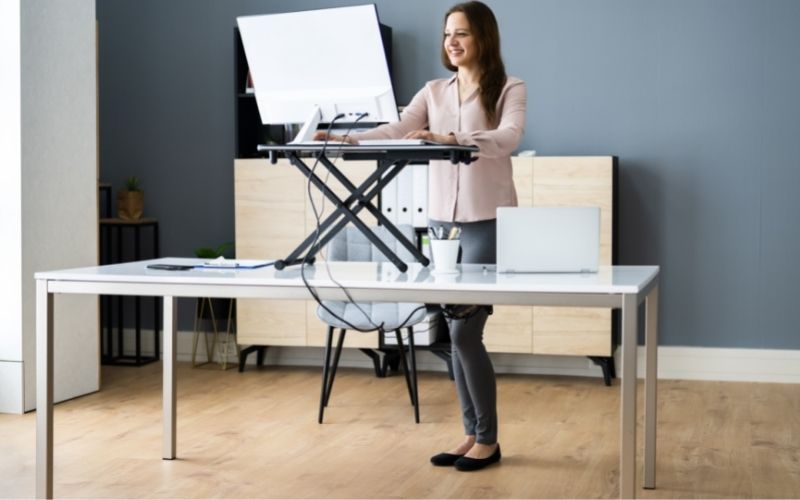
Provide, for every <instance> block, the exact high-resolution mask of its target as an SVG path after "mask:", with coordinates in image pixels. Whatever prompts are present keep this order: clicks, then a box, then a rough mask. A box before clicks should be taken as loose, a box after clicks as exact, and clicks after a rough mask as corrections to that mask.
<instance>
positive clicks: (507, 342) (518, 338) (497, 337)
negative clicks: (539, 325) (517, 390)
mask: <svg viewBox="0 0 800 500" xmlns="http://www.w3.org/2000/svg"><path fill="white" fill-rule="evenodd" d="M511 164H512V167H513V169H514V170H513V175H514V187H515V188H516V190H517V199H518V201H519V206H521V207H529V206H531V204H532V203H533V157H521V156H515V157H512V158H511ZM532 334H533V308H531V307H529V306H494V314H492V315H491V316H489V319H488V321H487V322H486V327H485V328H484V332H483V343H484V344H485V345H486V349H487V350H488V351H489V352H516V353H530V352H531V349H532V342H531V335H532Z"/></svg>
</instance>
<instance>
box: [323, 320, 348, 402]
mask: <svg viewBox="0 0 800 500" xmlns="http://www.w3.org/2000/svg"><path fill="white" fill-rule="evenodd" d="M346 332H347V330H345V329H344V328H342V329H341V330H339V341H338V342H337V343H336V353H335V354H334V355H333V367H331V376H330V380H328V391H327V393H326V395H325V406H328V400H329V399H330V398H331V390H333V379H335V378H336V369H337V368H339V358H340V357H341V355H342V344H344V334H345V333H346Z"/></svg>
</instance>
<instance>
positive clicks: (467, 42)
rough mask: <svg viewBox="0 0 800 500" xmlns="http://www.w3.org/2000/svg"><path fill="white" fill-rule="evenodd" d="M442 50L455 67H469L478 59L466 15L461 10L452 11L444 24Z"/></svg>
mask: <svg viewBox="0 0 800 500" xmlns="http://www.w3.org/2000/svg"><path fill="white" fill-rule="evenodd" d="M444 50H445V51H447V57H449V58H450V64H452V65H453V66H455V67H457V68H462V67H463V68H470V67H472V66H474V65H475V63H477V61H478V46H477V43H476V42H475V37H474V36H473V35H472V30H471V29H470V27H469V22H468V21H467V16H465V15H464V13H463V12H453V13H452V14H450V15H449V16H447V21H445V24H444Z"/></svg>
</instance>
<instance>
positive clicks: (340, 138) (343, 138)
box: [314, 130, 358, 146]
mask: <svg viewBox="0 0 800 500" xmlns="http://www.w3.org/2000/svg"><path fill="white" fill-rule="evenodd" d="M314 140H315V141H324V140H328V141H330V142H346V143H347V144H352V145H354V146H357V145H358V141H357V140H355V139H353V138H352V137H350V136H349V135H335V134H328V133H327V132H323V131H321V130H320V131H317V132H314Z"/></svg>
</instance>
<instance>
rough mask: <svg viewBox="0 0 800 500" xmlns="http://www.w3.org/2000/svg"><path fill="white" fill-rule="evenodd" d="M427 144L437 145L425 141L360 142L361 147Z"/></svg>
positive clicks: (388, 140) (387, 140)
mask: <svg viewBox="0 0 800 500" xmlns="http://www.w3.org/2000/svg"><path fill="white" fill-rule="evenodd" d="M425 144H436V143H435V142H432V141H425V140H423V139H367V140H363V141H358V145H359V146H423V145H425Z"/></svg>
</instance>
